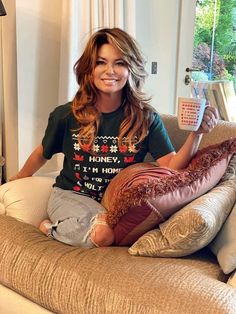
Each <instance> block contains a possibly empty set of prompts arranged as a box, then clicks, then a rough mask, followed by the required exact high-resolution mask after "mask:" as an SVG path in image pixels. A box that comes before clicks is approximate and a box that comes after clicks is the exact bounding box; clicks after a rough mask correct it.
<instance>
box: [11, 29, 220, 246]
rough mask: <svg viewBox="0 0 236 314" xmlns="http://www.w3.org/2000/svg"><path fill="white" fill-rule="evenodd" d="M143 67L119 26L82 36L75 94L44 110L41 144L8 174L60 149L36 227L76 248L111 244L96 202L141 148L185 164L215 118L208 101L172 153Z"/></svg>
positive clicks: (24, 173) (139, 157)
mask: <svg viewBox="0 0 236 314" xmlns="http://www.w3.org/2000/svg"><path fill="white" fill-rule="evenodd" d="M144 66H145V62H144V59H143V57H142V54H141V53H140V51H139V49H138V46H137V44H136V42H135V40H134V39H132V38H131V37H130V35H128V34H127V33H126V32H124V31H123V30H121V29H118V28H112V29H101V30H99V31H97V32H96V33H94V34H93V35H92V36H91V38H90V39H89V41H88V43H87V46H86V48H85V50H84V53H83V54H82V56H81V57H80V59H79V60H78V61H77V62H76V64H75V66H74V70H75V74H76V78H77V82H78V84H79V89H78V91H77V93H76V95H75V98H74V100H73V101H72V103H68V104H65V105H62V106H59V107H57V108H56V109H55V110H54V111H53V112H52V113H51V114H50V117H49V121H48V126H47V129H46V132H45V135H44V138H43V140H42V143H41V144H40V145H39V146H38V147H37V148H36V149H35V150H34V151H33V153H32V154H31V155H30V157H29V158H28V160H27V161H26V163H25V165H24V166H23V168H22V169H21V170H20V171H19V172H18V174H17V175H16V176H15V177H13V178H12V180H14V179H18V178H23V177H28V176H32V175H33V174H34V173H35V172H36V171H37V170H38V169H39V168H40V167H42V166H43V165H44V164H45V162H46V161H47V160H48V159H50V158H51V157H52V156H53V155H54V154H56V153H59V152H62V153H64V164H63V169H62V170H61V172H60V174H59V176H58V177H57V178H56V183H55V184H54V188H53V191H52V194H51V197H50V199H49V203H48V215H49V219H50V220H47V221H43V222H42V223H41V225H40V230H41V231H42V232H43V233H45V234H47V235H50V236H52V237H53V238H55V239H57V240H59V241H61V242H64V243H67V244H70V245H75V246H87V247H92V246H94V245H96V246H107V245H111V244H112V242H113V240H114V238H113V231H112V229H111V228H110V227H109V226H108V225H107V224H106V214H105V209H104V208H103V207H102V206H101V204H100V200H101V198H102V196H103V193H104V191H105V189H106V187H107V185H108V183H109V181H110V180H111V179H112V178H113V177H114V176H115V175H116V174H117V173H118V172H119V171H120V170H121V169H123V168H125V167H127V166H129V165H131V164H133V163H137V162H142V161H143V159H144V157H145V155H146V153H147V152H150V153H151V155H152V156H153V158H154V159H155V160H156V162H157V165H159V166H165V167H169V168H172V169H182V168H184V167H186V166H187V165H188V163H189V161H190V159H191V158H192V157H193V155H194V154H195V153H196V151H197V149H198V146H199V143H200V140H201V137H202V134H203V133H207V132H210V131H211V130H212V128H214V126H215V125H216V124H217V120H218V116H217V112H216V110H215V109H214V108H212V107H210V106H209V107H207V108H206V110H205V113H204V117H203V121H202V124H201V126H200V128H199V130H198V131H196V132H191V133H190V134H189V136H188V138H187V140H186V142H185V144H184V145H183V147H182V148H181V149H180V150H179V151H178V152H177V153H176V152H175V151H174V148H173V146H172V144H171V142H170V139H169V137H168V134H167V132H166V130H165V127H164V125H163V123H162V121H161V119H160V117H159V115H158V114H157V113H156V112H155V110H154V109H153V108H152V107H151V106H150V105H149V100H150V99H148V98H147V97H146V95H145V94H144V93H143V91H142V87H143V83H144V80H145V77H146V72H145V68H144Z"/></svg>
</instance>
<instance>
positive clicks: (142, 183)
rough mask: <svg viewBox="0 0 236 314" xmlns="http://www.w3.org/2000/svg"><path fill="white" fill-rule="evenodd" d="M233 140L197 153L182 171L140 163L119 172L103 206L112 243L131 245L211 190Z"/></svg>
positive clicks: (235, 142) (235, 146)
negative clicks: (110, 226)
mask: <svg viewBox="0 0 236 314" xmlns="http://www.w3.org/2000/svg"><path fill="white" fill-rule="evenodd" d="M234 152H236V139H230V140H227V141H224V142H222V143H220V144H216V145H213V146H209V147H207V148H205V149H203V150H201V151H199V152H198V154H197V155H196V157H195V158H194V159H193V160H192V161H191V163H190V165H189V166H188V167H187V168H186V169H184V170H182V171H171V170H169V169H166V168H160V167H157V166H155V165H153V164H147V163H140V164H135V165H132V166H130V167H128V168H126V169H124V170H122V171H121V172H120V173H119V174H118V175H117V176H116V177H115V178H114V179H113V180H112V181H111V182H110V184H109V186H108V188H107V190H106V192H105V194H104V197H103V200H102V203H103V205H104V206H105V207H106V208H107V210H108V218H107V221H108V223H109V224H110V225H112V226H114V232H115V244H117V245H130V244H133V243H134V242H135V241H136V240H137V239H138V238H139V237H140V236H141V235H143V234H144V233H145V232H147V231H148V230H151V229H153V228H154V227H155V226H156V225H158V224H159V223H161V222H163V221H165V220H166V219H167V218H168V217H170V216H171V215H172V214H173V213H175V212H176V211H177V210H179V209H180V208H181V207H183V206H184V205H186V204H187V203H189V202H190V201H192V200H193V199H195V198H197V197H199V196H200V195H202V194H203V193H206V192H207V191H208V190H209V189H211V188H213V187H214V186H215V185H216V184H217V183H218V182H219V180H220V179H221V177H222V176H223V174H224V172H225V170H226V168H227V165H228V163H229V160H230V158H231V157H232V154H233V153H234Z"/></svg>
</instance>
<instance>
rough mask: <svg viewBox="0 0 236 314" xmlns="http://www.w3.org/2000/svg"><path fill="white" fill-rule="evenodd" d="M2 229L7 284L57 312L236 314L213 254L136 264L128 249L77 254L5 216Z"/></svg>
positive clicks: (2, 277)
mask: <svg viewBox="0 0 236 314" xmlns="http://www.w3.org/2000/svg"><path fill="white" fill-rule="evenodd" d="M0 225H1V228H0V252H1V254H0V283H1V284H4V285H6V286H7V287H9V288H11V289H13V290H15V291H16V292H19V293H20V294H22V295H23V296H25V297H27V298H29V299H30V300H32V301H34V302H36V303H38V304H40V305H41V306H44V307H45V308H47V309H49V310H51V311H53V312H56V313H66V314H67V313H70V314H73V313H75V314H78V313H80V314H88V313H117V314H124V313H144V314H145V313H148V314H154V313H155V314H157V313H163V314H164V313H166V314H167V313H168V314H169V313H171V314H179V313H185V314H202V313H204V311H205V310H206V308H209V309H211V311H210V312H209V313H214V314H224V313H225V314H226V313H227V314H230V313H231V314H233V313H234V310H235V308H236V291H235V290H234V289H232V288H231V287H229V286H227V285H226V284H225V283H224V282H226V280H227V277H226V276H225V275H224V274H223V272H222V271H221V270H220V268H219V267H218V264H217V262H216V260H215V257H214V256H213V255H211V254H210V252H209V255H206V256H205V255H203V254H202V253H198V254H196V255H194V256H190V257H188V258H182V259H178V258H176V259H174V258H173V259H172V258H160V259H152V258H147V257H133V256H130V255H129V254H128V252H127V248H125V247H123V248H121V247H109V248H94V249H82V248H74V247H70V246H67V245H64V244H62V243H59V242H57V241H54V240H52V239H49V238H47V237H45V236H43V235H42V234H41V233H40V232H39V231H38V230H37V229H36V228H35V227H33V226H31V225H26V224H25V223H22V222H20V221H17V220H15V219H14V218H12V217H7V216H4V215H1V216H0ZM216 300H219V301H216Z"/></svg>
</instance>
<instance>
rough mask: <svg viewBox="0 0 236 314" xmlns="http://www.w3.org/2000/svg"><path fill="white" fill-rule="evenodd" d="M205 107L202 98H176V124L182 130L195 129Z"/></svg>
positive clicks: (198, 124)
mask: <svg viewBox="0 0 236 314" xmlns="http://www.w3.org/2000/svg"><path fill="white" fill-rule="evenodd" d="M205 107H206V99H204V98H201V99H200V98H185V97H179V98H178V125H179V128H180V129H182V130H188V131H197V130H198V129H199V127H200V125H201V122H202V118H203V114H204V111H205Z"/></svg>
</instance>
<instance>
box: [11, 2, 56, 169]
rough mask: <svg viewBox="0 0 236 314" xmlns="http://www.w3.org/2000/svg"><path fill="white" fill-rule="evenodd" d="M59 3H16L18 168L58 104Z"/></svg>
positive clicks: (42, 131) (39, 138) (37, 141)
mask: <svg viewBox="0 0 236 314" xmlns="http://www.w3.org/2000/svg"><path fill="white" fill-rule="evenodd" d="M61 6H62V3H61V1H60V0H50V1H47V0H34V1H28V0H20V1H19V0H18V1H17V3H16V29H17V32H16V35H17V36H16V38H17V73H18V130H19V136H18V139H19V142H18V143H19V144H18V145H19V148H21V149H19V166H20V167H21V165H22V164H23V163H24V162H25V160H26V156H28V155H29V154H30V153H31V152H32V149H33V148H34V147H36V146H37V145H38V144H40V143H41V139H42V136H43V134H44V129H45V127H46V125H47V119H48V115H49V112H50V111H51V110H52V109H53V108H54V107H55V106H57V105H58V90H59V88H58V87H59V69H60V66H59V65H60V45H61V43H60V39H61V28H60V24H61ZM47 167H48V168H47V170H50V169H53V165H50V163H49V164H47ZM44 170H46V169H44Z"/></svg>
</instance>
